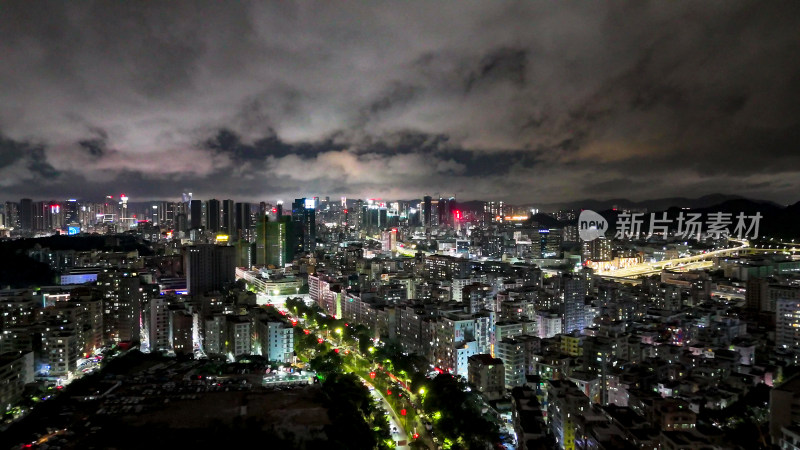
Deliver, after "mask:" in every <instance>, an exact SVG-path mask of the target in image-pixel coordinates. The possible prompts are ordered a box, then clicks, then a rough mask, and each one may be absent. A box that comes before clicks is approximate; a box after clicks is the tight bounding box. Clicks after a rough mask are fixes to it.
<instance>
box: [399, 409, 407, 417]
mask: <svg viewBox="0 0 800 450" xmlns="http://www.w3.org/2000/svg"><path fill="white" fill-rule="evenodd" d="M400 415H401V416H405V415H406V410H405V408H403V409H401V410H400Z"/></svg>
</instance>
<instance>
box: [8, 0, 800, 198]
mask: <svg viewBox="0 0 800 450" xmlns="http://www.w3.org/2000/svg"><path fill="white" fill-rule="evenodd" d="M798 18H800V2H796V1H795V2H789V1H787V2H780V1H774V2H772V1H770V2H758V1H751V2H740V1H702V2H700V1H695V2H672V1H654V2H644V1H639V0H636V1H630V2H624V1H621V2H611V3H610V4H606V3H605V2H495V1H480V2H461V1H459V2H455V1H454V2H438V1H437V2H431V1H425V2H406V1H401V2H391V3H390V2H351V1H348V2H341V1H325V2H316V3H307V2H299V3H297V2H277V1H276V2H270V4H264V3H263V2H258V3H248V2H217V1H213V2H212V1H209V2H205V3H203V2H135V1H124V2H90V1H79V2H62V1H55V2H41V1H35V2H27V1H6V2H2V3H0V199H2V200H12V199H18V198H20V197H23V196H30V197H33V198H38V199H50V198H54V199H62V198H66V197H79V198H81V197H82V198H87V199H92V198H98V197H102V196H104V195H107V194H114V195H118V194H119V193H120V192H125V193H126V194H128V195H129V196H130V197H131V201H139V200H145V199H177V198H178V197H179V196H180V193H181V192H184V191H191V192H193V193H194V195H195V197H196V198H210V197H217V198H225V197H231V198H235V199H237V200H253V201H257V200H270V199H277V198H284V199H288V198H293V197H297V196H303V195H323V196H324V195H330V196H332V197H333V196H339V195H346V196H348V197H382V198H393V199H398V198H400V199H412V198H419V197H420V196H421V195H424V194H425V193H428V194H431V195H436V194H440V195H443V196H444V195H454V194H455V195H456V196H457V197H458V198H459V199H463V200H470V199H483V200H489V199H501V200H506V201H510V202H515V203H533V202H544V203H553V202H560V201H568V200H577V199H582V198H597V199H604V198H614V197H627V198H630V199H634V200H642V199H648V198H660V197H671V196H688V197H698V196H701V195H704V194H710V193H716V192H720V193H725V194H738V195H744V196H748V197H752V198H759V199H767V200H773V201H777V202H780V203H788V202H794V201H797V200H800V195H798V194H799V193H800V189H798V188H800V151H798V150H799V149H798V145H799V144H800V122H799V120H800V19H798Z"/></svg>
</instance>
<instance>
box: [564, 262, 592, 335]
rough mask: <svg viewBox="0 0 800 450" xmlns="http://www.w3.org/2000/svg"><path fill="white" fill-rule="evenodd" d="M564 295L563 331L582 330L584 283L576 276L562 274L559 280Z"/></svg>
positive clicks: (584, 324)
mask: <svg viewBox="0 0 800 450" xmlns="http://www.w3.org/2000/svg"><path fill="white" fill-rule="evenodd" d="M561 283H562V284H561V288H562V290H563V295H564V306H563V307H564V333H571V332H573V331H575V330H578V331H583V329H584V328H585V326H586V323H585V322H586V285H585V280H584V279H582V278H581V277H578V276H572V275H564V276H563V278H562V280H561Z"/></svg>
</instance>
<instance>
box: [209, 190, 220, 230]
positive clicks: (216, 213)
mask: <svg viewBox="0 0 800 450" xmlns="http://www.w3.org/2000/svg"><path fill="white" fill-rule="evenodd" d="M206 216H207V224H208V227H207V228H208V230H209V231H211V232H213V233H218V232H219V231H220V228H221V226H220V220H221V219H222V208H221V204H220V201H219V200H217V199H215V198H212V199H211V200H209V201H208V205H207V206H206Z"/></svg>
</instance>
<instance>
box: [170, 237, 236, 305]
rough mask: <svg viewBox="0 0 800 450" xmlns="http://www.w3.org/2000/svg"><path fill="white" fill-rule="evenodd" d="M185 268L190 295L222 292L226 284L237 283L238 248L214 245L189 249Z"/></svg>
mask: <svg viewBox="0 0 800 450" xmlns="http://www.w3.org/2000/svg"><path fill="white" fill-rule="evenodd" d="M183 268H184V271H185V272H186V287H187V288H188V291H189V294H190V295H202V294H205V293H206V292H211V291H221V290H222V288H223V287H224V286H225V285H226V284H228V283H233V282H234V281H236V279H235V276H236V248H235V247H233V246H219V245H213V244H201V245H194V246H191V247H187V248H186V249H185V253H184V263H183Z"/></svg>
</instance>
